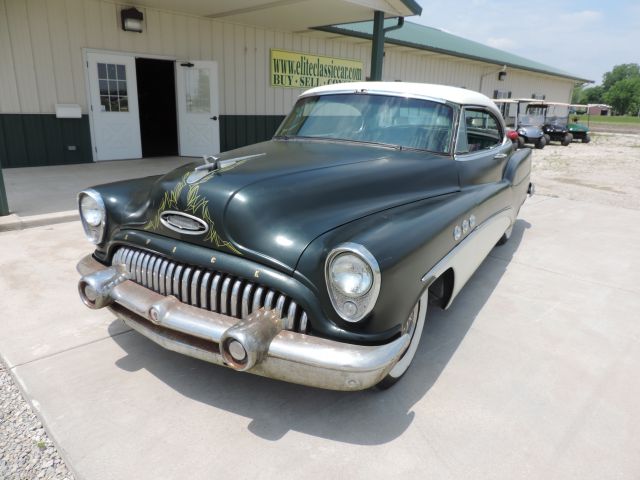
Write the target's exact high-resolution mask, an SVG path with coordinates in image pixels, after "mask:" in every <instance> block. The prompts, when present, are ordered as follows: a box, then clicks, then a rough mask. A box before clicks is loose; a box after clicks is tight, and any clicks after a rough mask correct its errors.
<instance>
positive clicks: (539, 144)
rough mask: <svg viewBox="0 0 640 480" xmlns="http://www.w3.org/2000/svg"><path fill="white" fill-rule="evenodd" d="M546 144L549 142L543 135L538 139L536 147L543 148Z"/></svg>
mask: <svg viewBox="0 0 640 480" xmlns="http://www.w3.org/2000/svg"><path fill="white" fill-rule="evenodd" d="M546 144H547V139H546V138H545V137H544V135H543V136H542V137H540V138H539V139H538V140H537V141H536V143H535V147H536V148H538V149H540V150H542V149H543V148H544V146H545V145H546Z"/></svg>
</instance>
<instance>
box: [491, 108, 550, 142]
mask: <svg viewBox="0 0 640 480" xmlns="http://www.w3.org/2000/svg"><path fill="white" fill-rule="evenodd" d="M536 101H537V100H530V99H520V100H515V99H511V98H509V99H503V98H500V99H495V100H493V102H494V103H495V104H496V105H497V106H498V108H500V109H501V111H502V112H503V117H504V118H505V121H506V122H507V125H508V126H510V127H512V128H513V129H514V130H515V131H516V132H517V133H518V148H522V147H524V146H525V144H532V145H533V146H534V147H536V148H544V146H545V145H546V144H547V139H546V137H545V135H544V132H543V131H542V128H541V125H543V124H544V115H534V114H529V113H527V112H526V111H522V110H524V109H523V106H524V105H525V104H526V103H529V102H536ZM511 105H515V106H516V111H515V116H514V117H511V116H510V115H509V113H510V110H511Z"/></svg>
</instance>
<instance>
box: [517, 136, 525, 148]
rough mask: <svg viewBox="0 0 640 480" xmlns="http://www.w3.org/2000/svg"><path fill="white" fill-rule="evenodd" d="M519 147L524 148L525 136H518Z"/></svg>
mask: <svg viewBox="0 0 640 480" xmlns="http://www.w3.org/2000/svg"><path fill="white" fill-rule="evenodd" d="M518 148H524V138H522V137H518Z"/></svg>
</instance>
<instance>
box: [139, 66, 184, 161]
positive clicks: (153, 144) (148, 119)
mask: <svg viewBox="0 0 640 480" xmlns="http://www.w3.org/2000/svg"><path fill="white" fill-rule="evenodd" d="M174 64H175V62H173V61H171V60H156V59H152V58H136V79H137V81H138V108H139V110H140V137H141V141H142V156H143V157H161V156H168V155H177V154H178V121H177V118H176V116H177V113H176V79H175V75H174Z"/></svg>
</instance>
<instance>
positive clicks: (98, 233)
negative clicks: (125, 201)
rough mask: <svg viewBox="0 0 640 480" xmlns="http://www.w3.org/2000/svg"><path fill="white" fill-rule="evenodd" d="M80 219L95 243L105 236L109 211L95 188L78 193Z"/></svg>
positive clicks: (88, 236) (89, 238) (90, 239)
mask: <svg viewBox="0 0 640 480" xmlns="http://www.w3.org/2000/svg"><path fill="white" fill-rule="evenodd" d="M78 208H79V210H80V219H81V220H82V226H83V227H84V233H85V235H86V236H87V239H88V240H89V241H90V242H92V243H95V244H98V243H100V242H101V241H102V238H103V237H104V231H105V224H106V219H107V212H106V210H105V207H104V202H103V201H102V197H101V196H100V194H99V193H98V192H96V191H95V190H91V189H90V190H85V191H83V192H80V194H79V195H78Z"/></svg>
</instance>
